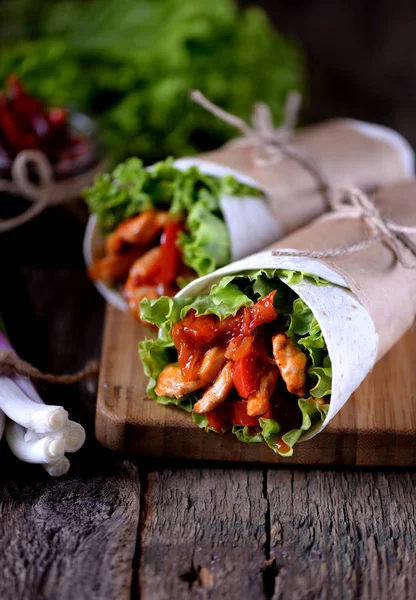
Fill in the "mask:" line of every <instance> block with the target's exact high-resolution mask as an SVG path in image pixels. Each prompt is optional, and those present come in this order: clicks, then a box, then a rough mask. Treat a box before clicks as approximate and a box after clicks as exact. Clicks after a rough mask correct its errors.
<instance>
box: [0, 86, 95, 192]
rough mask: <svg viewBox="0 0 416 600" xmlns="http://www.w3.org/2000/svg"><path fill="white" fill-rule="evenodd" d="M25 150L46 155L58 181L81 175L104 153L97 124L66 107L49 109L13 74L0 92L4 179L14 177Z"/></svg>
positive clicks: (0, 171) (0, 167)
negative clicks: (15, 162) (15, 164)
mask: <svg viewBox="0 0 416 600" xmlns="http://www.w3.org/2000/svg"><path fill="white" fill-rule="evenodd" d="M22 150H38V151H40V152H42V153H43V154H44V155H45V157H46V158H47V159H48V161H49V162H50V164H51V165H52V167H53V172H54V177H55V179H57V180H60V179H66V178H68V177H72V176H74V175H77V174H80V173H82V172H84V171H86V170H88V169H89V168H91V167H92V166H93V165H94V164H96V163H97V162H98V161H99V160H100V158H101V157H102V154H103V149H102V147H101V145H100V143H99V140H98V135H97V130H96V126H95V124H94V122H93V121H92V120H91V119H90V118H89V117H87V116H86V115H84V114H82V113H78V112H71V111H69V110H68V109H67V108H65V107H55V108H50V109H49V108H47V107H46V106H45V105H44V103H43V102H42V101H41V100H40V99H39V98H35V97H34V96H32V95H30V94H29V93H28V91H27V90H26V88H25V86H24V84H23V83H22V81H20V79H19V78H18V77H17V76H16V75H14V74H11V75H9V76H8V77H7V79H6V82H5V88H4V90H3V91H1V92H0V176H1V177H5V178H8V177H10V172H11V166H12V163H13V160H14V159H15V158H16V156H17V155H18V154H19V152H21V151H22Z"/></svg>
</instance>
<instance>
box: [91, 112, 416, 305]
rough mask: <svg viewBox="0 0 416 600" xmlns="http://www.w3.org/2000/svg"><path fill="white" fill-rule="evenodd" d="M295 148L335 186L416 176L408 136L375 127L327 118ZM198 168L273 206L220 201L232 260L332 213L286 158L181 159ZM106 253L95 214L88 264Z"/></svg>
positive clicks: (234, 152) (111, 295)
mask: <svg viewBox="0 0 416 600" xmlns="http://www.w3.org/2000/svg"><path fill="white" fill-rule="evenodd" d="M293 143H294V144H295V145H296V146H299V147H300V148H301V149H302V151H303V152H307V153H309V154H310V155H311V156H312V157H313V159H314V161H315V163H316V164H317V165H318V167H320V168H321V169H322V170H323V171H324V173H325V175H326V177H327V179H328V180H329V181H330V183H331V184H332V185H333V186H334V187H338V186H347V185H351V184H353V185H355V186H359V187H362V188H363V189H366V190H368V189H371V188H373V187H374V186H378V185H381V184H384V183H391V182H392V181H395V180H398V179H402V178H404V177H408V176H409V175H410V173H412V171H413V153H412V151H411V149H410V146H409V145H408V144H407V142H406V141H405V140H404V138H402V137H401V136H400V135H399V134H397V133H396V132H394V131H392V130H390V129H387V128H383V127H380V126H377V125H373V124H370V123H362V122H360V121H347V120H332V121H327V122H324V123H321V124H318V125H313V126H310V127H306V128H305V129H304V130H300V131H297V132H296V133H295V134H294V140H293ZM192 165H196V166H198V168H199V169H200V170H201V171H202V172H205V173H207V174H210V175H214V176H218V177H221V176H223V175H225V174H227V173H230V174H232V175H234V176H235V177H236V178H237V179H239V180H240V181H241V182H243V183H247V184H248V185H252V186H257V187H260V188H261V189H262V190H263V191H264V192H265V195H266V197H267V200H268V201H267V202H265V201H264V200H263V199H262V198H255V197H250V196H249V197H244V198H242V197H238V198H234V197H230V196H227V197H225V196H224V197H222V198H221V199H220V204H221V208H222V212H223V215H224V220H225V223H226V225H227V229H228V233H229V238H230V246H231V259H232V260H238V259H240V258H243V257H244V256H247V255H249V254H252V253H253V252H257V251H259V250H261V249H262V248H264V247H265V246H267V245H268V244H270V242H272V241H273V240H277V239H280V238H282V237H283V236H284V235H285V233H290V232H291V231H293V230H295V229H297V228H299V227H302V226H303V225H305V224H307V223H309V222H310V221H311V220H312V219H314V218H316V217H317V216H319V215H320V214H322V213H323V212H324V210H325V203H324V199H323V198H322V195H321V194H320V193H319V192H318V191H317V182H316V181H315V180H314V179H313V178H312V176H311V175H310V174H309V173H308V172H307V171H306V170H305V169H304V168H303V167H302V166H300V165H299V164H298V163H296V162H294V161H293V160H292V159H288V158H285V157H283V158H282V160H281V161H280V162H279V163H278V164H274V165H270V166H267V167H256V166H255V163H254V161H253V155H252V152H251V150H249V149H248V148H247V147H245V148H241V147H236V146H233V145H232V144H231V145H226V146H224V147H223V148H220V149H219V150H216V151H214V152H209V153H206V154H201V155H199V156H197V157H191V158H181V159H178V160H176V161H175V166H176V167H177V168H179V169H182V170H183V169H187V168H189V167H190V166H192ZM103 254H104V238H103V236H102V234H101V232H100V230H99V227H98V225H97V220H96V217H95V216H94V215H92V216H91V217H90V219H89V221H88V225H87V228H86V231H85V237H84V258H85V262H86V264H87V266H89V265H90V264H91V262H92V261H93V260H94V259H96V258H99V257H101V256H103ZM95 285H96V287H97V289H98V291H99V292H100V293H101V294H102V295H103V296H104V298H105V299H106V300H107V301H108V302H109V303H110V304H112V305H113V306H115V307H116V308H118V309H119V310H123V311H127V304H126V302H125V300H124V298H123V296H122V295H121V293H120V292H119V291H118V289H115V288H111V287H109V286H107V285H105V284H104V283H103V282H100V281H97V282H95Z"/></svg>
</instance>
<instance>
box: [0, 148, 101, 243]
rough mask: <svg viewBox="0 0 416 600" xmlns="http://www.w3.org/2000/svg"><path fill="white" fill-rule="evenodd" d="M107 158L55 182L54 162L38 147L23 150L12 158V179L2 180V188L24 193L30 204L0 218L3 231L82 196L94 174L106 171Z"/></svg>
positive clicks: (0, 189) (1, 230)
mask: <svg viewBox="0 0 416 600" xmlns="http://www.w3.org/2000/svg"><path fill="white" fill-rule="evenodd" d="M107 164H108V163H107V159H103V160H101V161H100V162H99V163H98V164H97V165H95V166H94V167H92V168H91V169H89V170H88V171H86V172H85V173H82V174H80V175H75V176H74V177H70V178H68V179H66V180H64V181H54V176H53V169H52V165H51V164H50V162H49V161H48V159H47V158H46V156H45V155H44V154H43V153H42V152H40V151H39V150H22V151H21V152H19V154H18V155H17V156H16V158H15V159H14V161H13V164H12V169H11V176H12V179H11V181H8V180H5V179H0V191H5V192H9V193H10V194H12V195H18V196H23V197H24V198H26V199H27V200H30V201H31V202H32V204H31V206H30V207H29V208H28V209H27V210H26V211H25V212H23V213H22V214H21V215H18V216H17V217H12V218H10V219H0V233H3V232H5V231H9V230H10V229H14V228H15V227H19V226H20V225H23V223H26V222H27V221H30V220H31V219H33V218H34V217H36V216H37V215H38V214H40V213H41V212H42V211H43V210H45V208H47V207H49V206H55V205H57V204H62V203H64V202H69V201H70V200H73V199H74V198H76V197H77V196H79V194H80V192H81V190H82V189H83V188H84V187H86V186H87V185H89V184H90V183H91V182H92V180H93V178H94V177H95V175H97V174H98V173H100V172H101V171H103V170H105V168H106V166H107ZM31 165H32V166H33V167H34V168H35V171H36V173H37V176H38V179H39V181H38V183H33V181H31V180H30V177H29V168H30V166H31Z"/></svg>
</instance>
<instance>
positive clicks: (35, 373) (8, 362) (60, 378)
mask: <svg viewBox="0 0 416 600" xmlns="http://www.w3.org/2000/svg"><path fill="white" fill-rule="evenodd" d="M99 370H100V365H99V363H98V361H96V360H94V361H91V362H89V363H87V365H86V366H85V367H84V368H83V369H81V370H80V371H77V372H76V373H72V374H71V375H53V374H51V373H42V371H39V369H37V368H36V367H34V366H33V365H31V364H30V363H28V362H26V361H24V360H22V359H21V358H19V357H18V356H15V355H14V354H13V352H11V351H9V350H6V351H4V352H0V374H7V373H10V372H13V373H15V374H17V375H24V376H26V377H30V378H31V379H39V380H41V381H47V382H48V383H59V384H64V385H70V384H72V383H78V382H79V381H81V380H83V379H86V378H87V377H91V376H92V375H97V373H98V372H99Z"/></svg>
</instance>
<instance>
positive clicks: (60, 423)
mask: <svg viewBox="0 0 416 600" xmlns="http://www.w3.org/2000/svg"><path fill="white" fill-rule="evenodd" d="M0 409H1V410H2V411H3V412H4V413H5V414H6V415H7V416H8V417H9V419H11V420H12V421H15V422H16V423H18V424H19V425H22V427H27V428H29V429H33V431H37V432H38V433H49V432H51V431H57V430H59V429H63V428H64V427H65V426H66V425H67V424H68V413H67V411H66V410H65V409H64V408H62V406H47V405H45V404H36V403H34V402H33V401H32V400H30V398H28V397H27V396H26V394H24V393H23V392H22V390H21V389H20V388H19V387H18V386H17V385H16V384H15V383H14V382H13V381H12V380H11V379H9V377H6V376H4V375H2V376H0Z"/></svg>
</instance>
